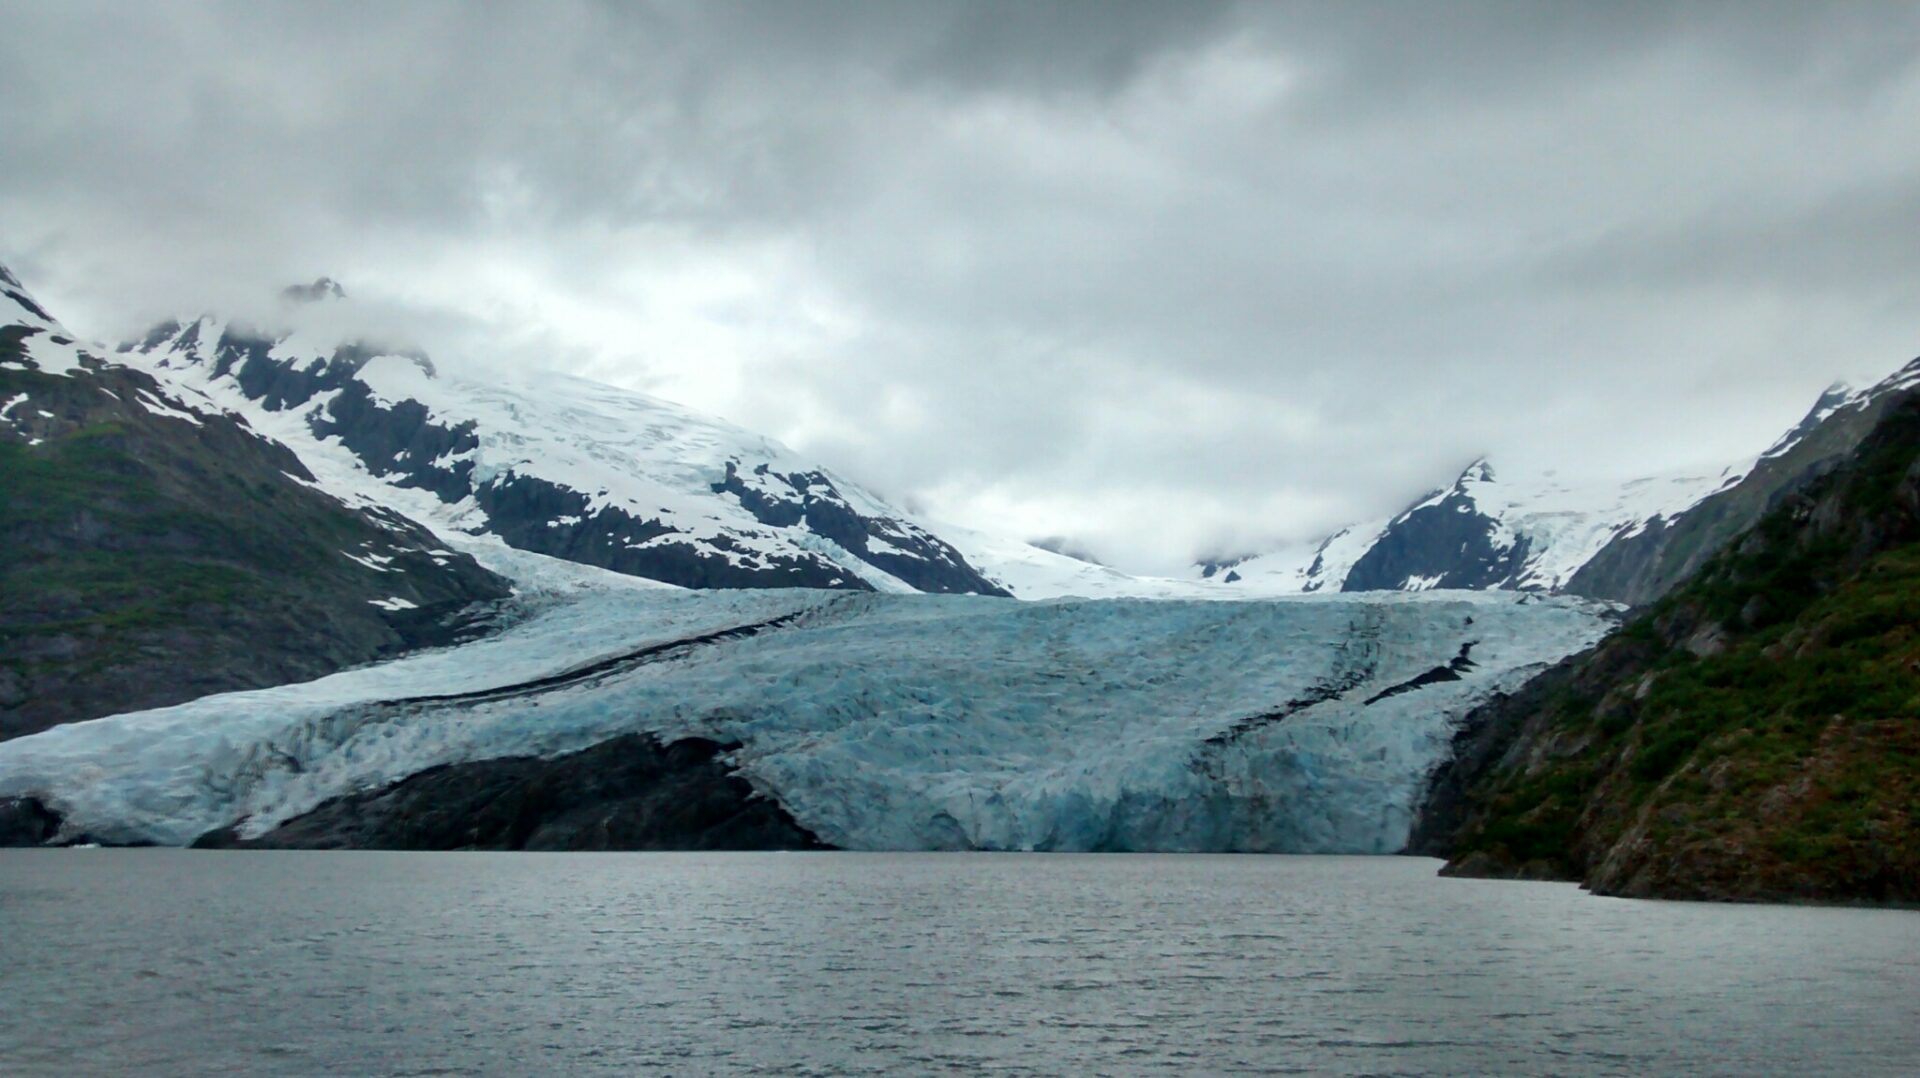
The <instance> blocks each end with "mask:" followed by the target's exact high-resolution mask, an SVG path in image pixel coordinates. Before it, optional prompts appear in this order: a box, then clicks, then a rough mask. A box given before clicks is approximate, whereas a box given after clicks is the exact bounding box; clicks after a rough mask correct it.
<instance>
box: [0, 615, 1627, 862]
mask: <svg viewBox="0 0 1920 1078" xmlns="http://www.w3.org/2000/svg"><path fill="white" fill-rule="evenodd" d="M1609 625H1610V621H1609V619H1608V618H1607V616H1606V614H1605V611H1604V610H1603V609H1602V608H1600V607H1598V606H1596V605H1594V604H1585V603H1579V602H1575V601H1571V600H1565V599H1544V598H1540V597H1536V596H1513V595H1511V594H1507V595H1497V594H1487V593H1440V592H1429V593H1424V594H1422V595H1418V596H1397V595H1373V596H1339V597H1334V596H1328V597H1303V598H1296V599H1288V600H1274V601H1265V602H1243V603H1217V602H1165V601H1162V602H1154V601H1139V600H1112V601H1055V602H1041V603H1016V602H1011V601H1008V600H1004V599H991V598H982V597H962V596H954V597H936V596H889V595H880V594H871V593H869V594H847V593H826V592H817V591H807V590H804V589H792V590H779V591H727V592H675V591H638V592H632V593H626V594H613V593H606V592H595V591H582V592H577V593H575V595H574V596H573V597H572V598H571V599H569V600H567V601H564V602H560V603H558V604H556V605H552V606H549V607H547V608H546V609H545V610H544V611H542V612H541V613H539V614H538V615H537V616H535V617H532V618H530V619H528V620H526V621H524V622H522V623H521V624H519V625H517V626H515V627H513V628H511V629H509V630H508V631H507V632H505V633H503V634H501V635H500V636H498V637H495V638H492V639H489V640H485V641H480V642H477V643H473V644H469V645H465V646H462V647H459V648H453V649H446V650H442V651H437V652H429V653H423V654H419V655H416V656H411V657H407V658H403V659H399V660H396V661H394V662H390V663H386V664H381V665H378V666H373V667H366V668H361V669H357V670H352V671H346V672H343V673H340V674H336V675H333V676H331V677H328V678H323V679H320V680H318V681H314V682H310V683H307V684H304V685H293V686H284V687H281V688H278V689H271V690H265V691H261V692H252V693H238V694H231V695H228V696H221V697H212V698H208V699H204V700H200V701H195V702H193V703H191V704H184V705H180V706H178V707H173V708H166V709H161V710H158V711H150V712H143V713H138V714H131V715H122V716H115V717H112V718H108V719H101V720H96V721H93V722H88V723H79V724H74V725H71V726H65V727H59V728H56V729H54V730H51V731H48V732H46V733H44V734H39V735H35V736H33V737H27V738H22V739H18V740H15V741H11V742H6V743H0V796H20V795H29V796H36V797H40V798H42V799H44V800H45V801H46V802H47V803H48V804H49V805H51V806H52V807H53V808H54V809H55V810H56V811H58V812H60V813H61V814H63V815H64V816H65V817H66V821H67V828H68V831H69V834H70V835H71V834H80V833H85V834H87V835H90V836H92V837H95V838H98V839H102V840H106V841H152V842H159V843H163V844H184V843H187V842H190V841H192V840H193V839H194V838H196V837H197V836H198V835H200V834H202V833H204V832H206V831H209V830H212V829H214V828H218V827H222V826H226V825H229V824H232V823H235V822H242V823H243V828H242V829H243V831H244V832H247V833H258V832H260V831H261V830H263V829H266V828H270V827H271V826H273V825H275V824H277V823H279V822H281V821H284V820H286V819H288V818H290V817H292V816H294V815H297V814H298V813H300V812H303V811H305V810H307V809H310V808H312V807H314V806H315V805H318V804H319V803H321V802H322V801H324V800H326V799H327V798H329V797H333V796H337V795H340V794H343V793H347V792H350V791H355V790H363V789H368V788H372V787H378V786H381V785H384V784H386V783H390V782H393V781H397V780H399V779H401V778H404V777H406V776H408V775H411V774H414V773H416V772H418V771H420V770H423V769H425V768H427V767H431V766H434V765H437V764H445V763H459V762H465V761H471V760H480V759H491V758H496V757H500V756H508V755H539V756H548V757H551V756H555V755H560V754H563V753H566V752H570V751H574V750H577V749H580V748H583V747H586V746H589V745H592V744H597V743H599V742H601V741H605V740H607V739H610V738H612V737H615V736H618V735H620V734H624V733H636V732H638V733H651V734H656V735H658V736H660V737H662V738H663V739H675V738H680V737H686V736H700V737H707V738H711V739H714V740H717V741H721V742H738V743H740V744H741V745H742V746H743V747H742V748H741V749H740V750H739V751H738V753H737V754H736V756H735V760H734V762H735V764H736V765H737V766H738V767H739V768H740V772H741V774H742V775H743V776H744V777H745V778H746V779H747V780H748V781H749V782H750V783H752V784H753V785H754V786H755V787H756V788H757V789H759V790H761V791H762V792H764V793H766V794H767V795H769V796H771V797H774V798H776V799H777V800H778V801H779V802H780V804H781V805H782V806H784V807H785V808H786V809H787V810H788V811H789V812H791V813H792V814H793V815H794V817H795V818H796V819H797V820H799V821H800V822H801V823H802V824H803V825H804V826H806V827H808V828H809V829H811V830H813V831H814V832H815V833H816V834H818V835H820V836H821V837H822V838H824V839H825V840H827V841H829V842H831V843H834V844H836V845H841V846H847V847H852V848H861V849H948V848H980V849H1089V850H1090V849H1161V850H1267V851H1323V852H1332V851H1342V852H1391V851H1393V850H1396V849H1398V848H1399V847H1400V845H1401V844H1402V843H1404V841H1405V838H1406V834H1407V830H1408V827H1409V825H1410V821H1411V814H1412V813H1413V811H1414V807H1415V806H1416V805H1417V804H1418V799H1419V797H1420V795H1421V793H1422V791H1423V789H1424V783H1425V781H1426V777H1427V775H1428V774H1429V773H1430V772H1431V770H1432V769H1433V768H1434V767H1435V766H1437V764H1438V763H1439V762H1440V761H1441V760H1442V759H1443V758H1444V756H1445V754H1446V753H1447V752H1448V751H1449V746H1450V745H1451V737H1452V733H1453V729H1454V724H1455V723H1456V721H1457V720H1458V718H1459V717H1460V716H1461V715H1462V714H1464V712H1465V711H1466V710H1467V709H1468V708H1470V707H1471V706H1472V705H1473V704H1475V703H1477V702H1478V701H1480V700H1482V699H1484V698H1485V697H1486V696H1487V695H1488V694H1489V693H1491V692H1495V691H1501V690H1507V689H1512V688H1514V687H1516V686H1517V684H1518V683H1519V682H1520V681H1522V680H1524V679H1525V678H1526V677H1527V676H1529V675H1530V674H1531V673H1532V672H1533V671H1534V670H1537V669H1538V668H1539V667H1540V666H1541V665H1543V664H1545V663H1549V662H1552V661H1555V660H1557V659H1558V658H1560V657H1562V656H1563V655H1565V654H1567V653H1569V652H1571V651H1574V650H1577V649H1578V648H1580V647H1584V646H1586V645H1588V644H1590V643H1592V642H1593V641H1594V640H1595V639H1597V638H1598V636H1599V635H1601V634H1602V633H1603V632H1604V631H1605V630H1606V628H1607V627H1608V626H1609ZM595 655H597V656H600V658H599V659H595V660H591V661H587V662H585V663H584V664H583V656H595ZM1462 656H1470V661H1469V662H1462V661H1460V660H1461V657H1462ZM1443 670H1444V671H1447V673H1444V674H1442V673H1439V671H1443Z"/></svg>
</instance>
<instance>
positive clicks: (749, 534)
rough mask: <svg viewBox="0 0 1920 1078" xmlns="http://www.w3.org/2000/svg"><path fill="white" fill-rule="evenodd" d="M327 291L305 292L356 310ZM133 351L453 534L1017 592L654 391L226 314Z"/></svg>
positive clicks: (798, 583) (663, 560) (867, 584)
mask: <svg viewBox="0 0 1920 1078" xmlns="http://www.w3.org/2000/svg"><path fill="white" fill-rule="evenodd" d="M324 283H325V284H326V285H327V287H322V285H321V284H316V285H314V286H310V287H309V288H307V289H304V290H302V291H301V294H300V295H299V296H296V297H294V298H297V299H310V298H314V297H318V301H319V302H339V300H338V299H337V297H338V296H339V290H338V287H337V286H333V285H331V282H324ZM297 313H298V312H297V310H296V312H295V315H294V317H293V318H292V321H293V322H294V324H296V325H298V324H299V318H298V317H297ZM120 358H122V359H124V360H125V361H126V362H128V363H130V364H133V365H136V366H140V367H142V368H144V369H147V370H150V371H153V372H155V373H161V374H164V375H165V376H166V377H170V378H173V379H177V380H181V381H183V382H186V383H188V384H191V385H194V386H195V387H197V388H198V389H200V390H201V391H203V392H205V393H207V394H208V395H209V396H210V397H212V398H214V399H216V400H219V401H220V402H221V403H222V404H223V405H225V406H227V407H230V408H233V409H234V410H236V411H239V412H242V413H243V414H246V415H247V416H248V417H249V419H250V420H251V421H252V422H253V423H254V424H255V425H256V426H258V427H260V428H261V429H264V430H268V431H271V432H272V433H273V435H274V436H275V437H277V438H279V439H281V440H283V441H285V442H286V443H287V444H289V445H290V446H292V447H293V448H294V449H295V450H296V451H297V452H298V453H299V454H300V455H301V457H302V458H303V459H305V460H307V461H308V462H309V464H310V465H312V466H314V468H315V470H316V471H317V472H319V473H320V474H321V476H322V479H323V481H324V482H327V483H328V485H329V489H332V490H334V491H335V492H336V493H339V494H341V495H343V496H347V497H352V498H359V499H361V500H363V501H365V502H367V503H370V504H380V505H388V506H394V507H398V508H401V509H402V511H404V512H406V513H408V515H410V516H414V517H415V518H416V519H421V520H423V521H425V522H427V523H428V524H430V525H432V526H434V527H436V528H439V529H441V530H442V531H443V532H454V533H461V534H475V535H494V536H497V537H499V538H500V539H502V540H504V541H505V542H506V543H507V544H508V545H510V546H513V547H515V548H518V549H522V550H529V551H534V552H537V553H541V554H547V555H551V556H554V557H558V558H564V559H567V560H569V561H575V562H580V563H583V564H587V565H593V566H599V567H601V568H606V569H611V570H614V571H616V572H620V573H626V574H630V575H633V576H639V577H646V578H649V579H652V580H658V581H662V582H666V583H670V584H676V585H680V586H683V587H692V588H741V587H818V588H842V589H853V590H882V591H923V592H940V593H956V592H974V593H980V594H1005V593H1004V591H1003V590H1002V589H1000V588H999V587H998V586H996V585H995V584H993V583H992V582H991V581H989V580H987V579H986V578H985V577H984V576H982V575H981V574H980V573H979V572H978V571H977V570H976V569H975V568H974V567H973V566H971V565H969V564H968V563H967V561H966V559H965V558H964V557H962V556H961V555H960V554H959V553H958V552H957V551H955V550H954V549H953V548H952V547H951V546H949V545H947V544H946V543H945V542H943V541H942V540H941V539H940V538H939V537H938V536H936V535H934V534H933V533H932V532H931V531H929V530H927V529H925V528H923V527H921V526H920V525H918V524H917V523H914V522H913V521H912V520H911V519H909V518H908V517H907V516H906V515H905V514H903V513H900V512H898V511H897V510H894V509H893V508H892V507H890V506H888V505H887V504H885V503H884V502H883V501H881V500H880V499H879V498H877V497H875V496H873V495H872V494H870V493H868V492H866V491H864V490H861V489H860V488H859V487H858V486H856V485H855V484H852V483H850V482H848V481H846V480H844V479H842V478H840V477H838V476H836V475H833V474H832V473H830V472H828V471H827V470H825V469H823V468H820V467H818V466H815V465H812V464H809V463H807V462H805V461H803V460H801V459H799V458H798V457H796V456H795V455H794V454H793V453H792V452H791V451H789V450H787V449H786V448H785V447H783V446H781V445H779V444H778V443H776V442H773V441H771V440H769V439H766V438H762V437H759V436H757V435H754V434H752V433H750V432H748V431H745V430H741V429H740V428H737V427H734V426H731V425H729V424H726V423H723V422H720V421H718V420H714V419H711V418H708V417H705V416H701V415H698V414H696V413H693V412H691V411H688V410H686V409H683V408H680V407H678V406H675V405H672V404H668V403H667V402H665V401H660V400H657V399H654V398H651V397H647V396H644V395H641V394H637V393H631V392H627V391H624V390H619V389H616V388H614V387H611V386H605V385H600V384H597V383H593V382H588V381H585V380H582V379H577V378H569V377H564V376H558V375H545V374H543V375H540V376H538V377H537V379H536V378H528V377H521V376H514V375H510V374H502V375H496V376H493V377H490V378H489V379H488V380H487V381H485V382H481V381H474V380H466V379H462V378H458V377H454V376H451V375H445V374H442V373H441V372H439V371H438V370H437V369H436V368H435V367H434V365H433V364H432V363H431V362H430V361H428V360H427V359H426V357H424V356H421V355H418V354H394V353H387V352H381V351H380V350H378V349H376V348H372V347H368V346H364V345H360V344H344V345H336V344H333V343H331V342H329V341H326V340H323V339H321V338H319V337H316V336H313V335H310V334H306V333H302V332H298V331H296V332H291V333H277V334H267V333H262V332H259V331H257V330H253V329H250V328H247V327H244V326H240V325H236V324H232V323H228V322H223V321H220V320H218V319H215V318H211V317H208V318H201V319H198V320H192V321H177V322H171V323H167V324H164V325H161V326H158V327H155V329H154V330H153V331H152V332H151V333H149V334H148V335H147V336H146V337H145V338H144V339H142V340H141V341H139V342H137V343H135V344H132V345H130V346H127V347H126V348H125V349H124V350H123V351H122V352H121V353H120ZM321 462H324V463H321ZM423 494H424V495H427V496H429V497H419V496H418V495H423Z"/></svg>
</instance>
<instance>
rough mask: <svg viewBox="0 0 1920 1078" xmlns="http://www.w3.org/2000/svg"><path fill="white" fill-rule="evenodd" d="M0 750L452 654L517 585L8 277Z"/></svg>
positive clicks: (1, 398) (2, 411) (0, 496)
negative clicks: (380, 661) (201, 701)
mask: <svg viewBox="0 0 1920 1078" xmlns="http://www.w3.org/2000/svg"><path fill="white" fill-rule="evenodd" d="M0 582H3V583H4V586H0V739H5V738H11V737H18V736H21V735H23V734H30V733H34V732H35V731H38V730H42V729H45V728H47V727H49V726H52V725H56V724H58V723H63V722H69V721H73V720H78V719H87V718H93V717H96V716H100V715H106V714H111V713H115V712H121V711H129V710H135V709H139V708H148V707H155V706H159V705H164V704H171V703H176V702H179V701H183V700H189V699H193V698H195V697H199V696H204V695H206V694H208V693H214V692H222V691H226V690H232V689H246V688H258V687H261V686H267V685H275V684H280V683H284V682H288V681H296V680H303V679H306V678H311V677H315V676H318V675H320V674H325V673H328V672H330V671H333V670H337V669H339V668H341V667H343V666H348V665H352V664H356V663H361V662H366V661H368V660H371V659H375V658H379V657H383V656H389V655H394V654H397V653H399V652H401V651H404V650H406V649H408V648H409V647H412V646H417V645H423V644H433V643H443V642H450V641H452V640H454V639H457V638H459V637H460V636H461V635H462V632H463V630H464V628H465V627H466V626H468V625H469V624H470V623H471V622H472V620H473V619H474V618H476V617H479V616H483V615H484V614H485V613H486V612H487V610H488V606H487V604H489V603H491V602H493V601H496V600H499V599H502V598H504V597H505V596H507V595H508V594H509V590H510V589H509V587H508V585H507V583H506V582H505V581H504V580H502V579H500V578H499V577H497V576H495V575H493V574H492V573H489V572H487V571H486V570H484V569H482V568H481V567H480V566H479V565H477V564H475V563H474V561H473V560H472V559H471V558H469V557H467V556H465V555H461V554H455V553H452V552H450V551H447V550H445V549H443V548H442V547H441V544H440V543H439V542H437V541H436V540H435V539H434V538H433V537H432V536H431V535H430V534H428V533H427V532H426V531H425V530H424V529H422V528H420V527H419V526H418V525H416V524H413V523H411V522H409V521H408V520H406V519H404V518H401V517H399V516H397V515H394V514H391V513H380V512H376V511H372V510H367V509H361V508H349V507H348V506H346V505H344V504H342V503H341V502H340V501H339V500H337V499H335V498H333V497H331V496H329V495H327V494H325V493H323V492H321V491H319V490H317V489H315V487H314V482H313V477H312V476H311V474H310V473H309V472H308V471H307V469H306V468H305V467H304V466H303V465H302V463H301V462H300V460H299V459H298V458H297V457H296V456H295V455H294V454H293V453H291V452H290V451H288V449H287V448H286V447H285V446H283V445H280V444H277V443H275V442H273V441H270V440H268V439H266V438H263V437H261V436H260V435H259V434H258V433H257V432H255V431H254V430H252V429H250V428H249V427H248V425H247V424H246V422H245V421H244V420H243V419H241V418H240V417H237V416H234V415H231V414H228V413H226V412H224V411H222V410H221V409H220V408H218V407H216V406H214V405H213V404H212V403H211V402H210V401H208V400H206V399H205V398H203V397H198V396H196V395H194V394H193V393H192V392H191V391H190V390H186V389H183V388H182V387H179V386H175V385H171V384H168V383H165V382H163V381H161V380H158V379H156V378H154V377H153V376H152V375H150V374H147V373H144V372H141V371H138V370H133V369H129V368H127V367H124V366H120V365H117V364H114V363H110V362H105V361H103V360H102V359H101V358H100V357H99V356H98V355H97V354H96V353H95V352H93V351H89V350H88V349H87V348H85V347H84V346H82V345H80V344H78V343H77V342H76V341H74V339H73V338H72V337H71V336H69V335H68V334H67V332H66V331H65V330H64V329H63V328H61V326H60V324H59V323H58V322H57V321H55V320H54V319H53V318H52V317H51V316H50V315H49V314H48V313H47V312H46V311H45V309H44V308H42V307H41V306H40V304H39V303H37V302H36V301H35V300H34V299H33V298H32V297H31V296H30V295H29V294H28V293H27V291H26V289H25V288H24V287H22V285H21V284H20V282H19V281H18V280H17V279H16V278H15V277H14V276H13V275H12V274H11V273H9V272H7V271H6V270H5V269H4V268H0Z"/></svg>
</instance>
